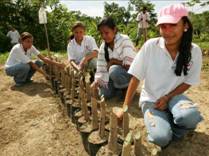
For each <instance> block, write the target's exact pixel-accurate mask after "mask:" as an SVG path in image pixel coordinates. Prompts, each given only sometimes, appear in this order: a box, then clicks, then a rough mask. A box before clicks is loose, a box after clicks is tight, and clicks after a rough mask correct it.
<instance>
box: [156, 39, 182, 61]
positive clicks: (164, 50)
mask: <svg viewBox="0 0 209 156" xmlns="http://www.w3.org/2000/svg"><path fill="white" fill-rule="evenodd" d="M157 45H158V46H159V47H160V48H162V49H163V52H164V53H165V54H166V55H167V56H168V57H169V58H170V59H171V60H172V61H173V62H176V61H177V58H178V55H179V52H177V54H176V58H175V60H173V59H172V58H171V55H170V54H169V52H168V50H167V48H166V46H165V39H164V38H163V37H160V38H159V39H158V41H157Z"/></svg>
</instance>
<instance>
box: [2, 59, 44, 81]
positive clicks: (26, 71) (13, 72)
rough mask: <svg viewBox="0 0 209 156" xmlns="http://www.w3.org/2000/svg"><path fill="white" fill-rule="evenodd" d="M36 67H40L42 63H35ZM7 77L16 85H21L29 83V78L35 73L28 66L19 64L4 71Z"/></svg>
mask: <svg viewBox="0 0 209 156" xmlns="http://www.w3.org/2000/svg"><path fill="white" fill-rule="evenodd" d="M35 64H36V65H37V66H38V67H41V66H42V65H43V63H42V62H41V61H39V60H37V61H35ZM5 71H6V74H7V75H8V76H12V77H14V81H15V83H16V84H23V83H25V82H27V81H30V79H31V77H32V76H33V75H34V73H35V72H36V71H35V70H34V69H32V67H31V66H30V65H29V64H25V63H20V64H17V65H14V66H11V67H8V68H6V69H5Z"/></svg>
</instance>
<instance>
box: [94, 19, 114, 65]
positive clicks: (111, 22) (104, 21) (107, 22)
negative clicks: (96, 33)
mask: <svg viewBox="0 0 209 156" xmlns="http://www.w3.org/2000/svg"><path fill="white" fill-rule="evenodd" d="M103 26H107V27H109V28H110V29H112V30H114V29H117V27H116V24H115V21H114V20H113V18H112V17H104V18H103V19H102V20H101V22H100V23H99V24H98V25H97V29H98V30H99V29H100V28H101V27H103ZM108 46H109V45H108V43H106V42H105V46H104V51H105V60H106V61H107V62H109V61H110V58H109V53H108Z"/></svg>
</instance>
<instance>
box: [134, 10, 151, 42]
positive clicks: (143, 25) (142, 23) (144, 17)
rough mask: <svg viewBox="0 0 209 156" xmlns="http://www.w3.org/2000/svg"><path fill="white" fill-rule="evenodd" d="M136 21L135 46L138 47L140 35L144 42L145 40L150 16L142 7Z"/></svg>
mask: <svg viewBox="0 0 209 156" xmlns="http://www.w3.org/2000/svg"><path fill="white" fill-rule="evenodd" d="M136 21H137V22H138V29H137V37H136V45H138V42H139V39H140V37H141V35H142V34H143V36H144V42H145V41H146V40H147V28H148V27H149V21H150V15H149V13H148V12H147V8H146V7H143V10H142V11H141V12H139V13H138V15H137V17H136Z"/></svg>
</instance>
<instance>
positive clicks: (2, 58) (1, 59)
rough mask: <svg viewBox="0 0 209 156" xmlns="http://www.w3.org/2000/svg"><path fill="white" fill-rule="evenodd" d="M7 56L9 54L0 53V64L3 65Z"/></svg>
mask: <svg viewBox="0 0 209 156" xmlns="http://www.w3.org/2000/svg"><path fill="white" fill-rule="evenodd" d="M8 56H9V52H4V53H0V64H5V61H6V60H7V57H8Z"/></svg>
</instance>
